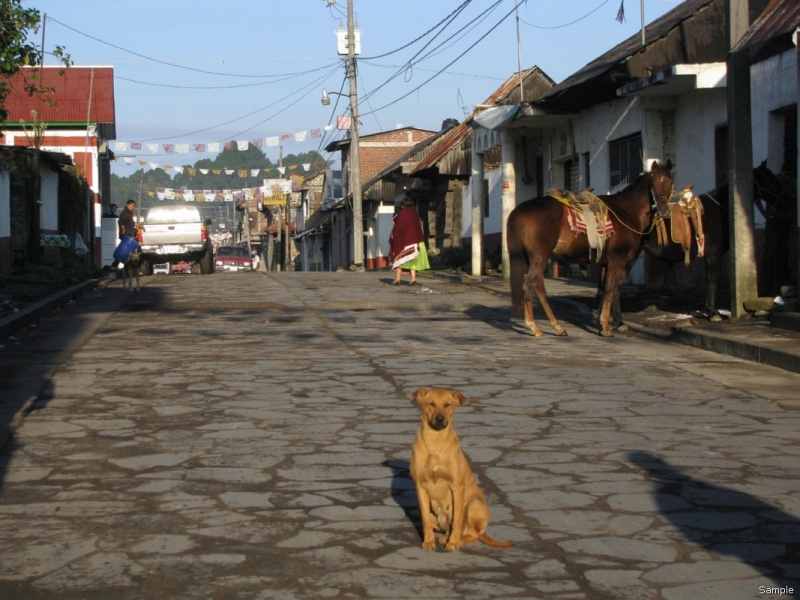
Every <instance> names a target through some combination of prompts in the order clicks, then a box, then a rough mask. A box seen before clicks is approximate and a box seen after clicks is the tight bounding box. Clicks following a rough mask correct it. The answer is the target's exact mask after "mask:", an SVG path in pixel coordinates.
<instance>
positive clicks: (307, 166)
mask: <svg viewBox="0 0 800 600" xmlns="http://www.w3.org/2000/svg"><path fill="white" fill-rule="evenodd" d="M124 160H125V163H126V164H129V165H130V164H133V159H132V158H125V159H124ZM136 162H138V163H139V164H140V165H141V166H143V167H146V166H149V167H150V168H151V169H158V168H159V167H160V168H162V169H164V170H165V171H166V170H170V169H172V170H174V171H175V172H176V173H188V174H189V175H191V176H192V177H194V176H195V175H197V173H201V174H203V175H208V174H209V173H213V174H214V175H222V174H223V173H224V174H225V175H236V176H237V177H258V176H259V174H260V173H262V172H263V173H269V172H270V171H278V173H280V174H281V175H285V174H286V170H287V169H288V170H289V171H290V172H291V171H296V170H297V169H298V167H302V168H303V171H305V172H306V173H308V172H309V170H311V163H302V165H287V166H285V167H268V168H263V169H198V168H196V167H179V166H176V165H167V164H163V165H162V164H160V163H155V162H148V161H145V160H137V161H136Z"/></svg>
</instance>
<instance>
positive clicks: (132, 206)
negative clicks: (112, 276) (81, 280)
mask: <svg viewBox="0 0 800 600" xmlns="http://www.w3.org/2000/svg"><path fill="white" fill-rule="evenodd" d="M134 210H136V201H135V200H133V199H130V200H128V201H127V202H126V203H125V208H123V209H122V212H121V213H120V215H119V219H117V226H118V227H119V241H120V243H122V242H123V241H124V240H125V238H126V237H129V238H133V239H134V240H136V241H139V238H138V231H137V230H136V219H135V218H134V216H133V211H134ZM111 268H112V269H121V268H122V264H121V263H120V261H118V260H116V259H115V260H114V262H113V263H112V265H111Z"/></svg>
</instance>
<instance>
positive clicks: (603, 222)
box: [564, 205, 614, 238]
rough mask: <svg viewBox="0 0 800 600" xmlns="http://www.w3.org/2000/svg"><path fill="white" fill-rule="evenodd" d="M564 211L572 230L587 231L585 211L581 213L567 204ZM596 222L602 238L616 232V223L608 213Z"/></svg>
mask: <svg viewBox="0 0 800 600" xmlns="http://www.w3.org/2000/svg"><path fill="white" fill-rule="evenodd" d="M564 212H565V213H566V217H567V223H569V228H570V229H571V230H572V231H574V232H575V233H587V226H586V219H585V218H584V216H583V213H580V212H578V211H577V210H575V209H574V208H571V207H569V206H566V205H565V206H564ZM596 222H597V235H598V236H599V237H601V238H602V237H604V236H608V235H612V234H613V233H614V225H613V223H611V217H609V216H608V213H606V214H604V215H603V217H602V218H601V219H598V220H597V221H596Z"/></svg>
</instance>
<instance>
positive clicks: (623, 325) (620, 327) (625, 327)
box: [614, 323, 628, 332]
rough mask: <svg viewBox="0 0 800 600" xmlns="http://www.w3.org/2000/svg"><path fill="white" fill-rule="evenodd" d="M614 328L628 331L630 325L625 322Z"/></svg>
mask: <svg viewBox="0 0 800 600" xmlns="http://www.w3.org/2000/svg"><path fill="white" fill-rule="evenodd" d="M614 329H616V330H617V331H622V332H625V331H628V326H627V325H625V323H622V324H621V325H617V326H616V327H615V328H614Z"/></svg>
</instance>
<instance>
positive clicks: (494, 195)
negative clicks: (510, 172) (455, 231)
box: [461, 169, 519, 237]
mask: <svg viewBox="0 0 800 600" xmlns="http://www.w3.org/2000/svg"><path fill="white" fill-rule="evenodd" d="M483 175H484V179H487V180H488V181H489V216H488V217H486V215H484V219H483V234H484V235H489V234H491V233H500V231H502V228H503V221H502V218H501V217H502V207H501V201H502V192H503V189H502V186H503V171H502V169H492V170H491V171H485V172H484V174H483ZM517 189H519V188H517ZM461 210H462V213H461V214H462V218H461V235H462V237H472V178H470V180H469V184H468V185H467V186H466V187H465V188H464V193H462V194H461Z"/></svg>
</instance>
